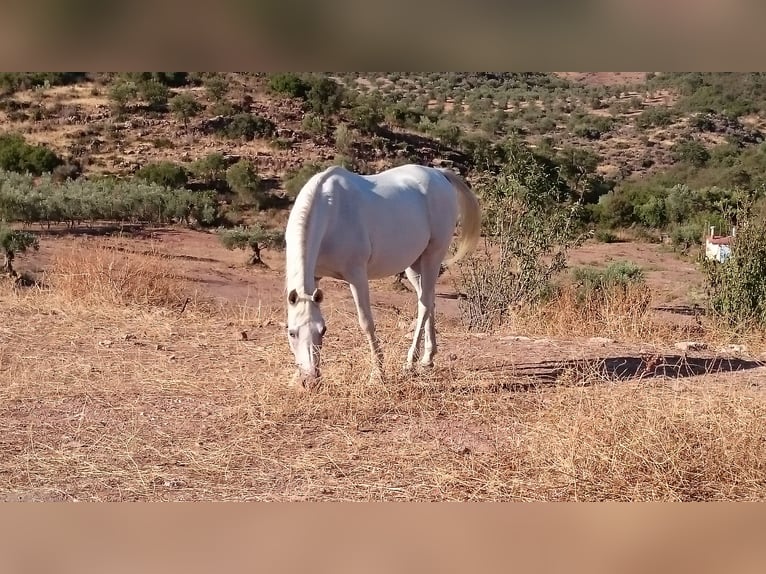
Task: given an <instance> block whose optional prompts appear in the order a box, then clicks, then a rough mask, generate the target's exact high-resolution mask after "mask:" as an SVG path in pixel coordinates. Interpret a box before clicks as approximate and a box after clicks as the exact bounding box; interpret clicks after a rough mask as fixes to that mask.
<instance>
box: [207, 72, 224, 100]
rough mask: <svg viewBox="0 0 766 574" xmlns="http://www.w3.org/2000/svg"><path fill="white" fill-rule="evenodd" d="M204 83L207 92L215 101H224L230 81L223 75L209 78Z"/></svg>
mask: <svg viewBox="0 0 766 574" xmlns="http://www.w3.org/2000/svg"><path fill="white" fill-rule="evenodd" d="M204 84H205V92H207V95H208V97H209V98H210V99H211V100H212V101H213V102H222V101H223V100H224V98H225V97H226V94H227V93H228V92H229V81H228V80H227V79H226V78H225V77H223V76H219V75H215V76H213V77H211V78H207V79H206V80H205V82H204Z"/></svg>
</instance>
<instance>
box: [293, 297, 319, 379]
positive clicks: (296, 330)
mask: <svg viewBox="0 0 766 574" xmlns="http://www.w3.org/2000/svg"><path fill="white" fill-rule="evenodd" d="M322 298H323V294H322V291H321V289H315V290H314V293H313V294H311V296H306V295H303V296H301V295H299V294H298V292H297V291H296V290H295V289H292V290H291V291H290V292H289V293H288V294H287V340H288V342H289V343H290V350H292V352H293V356H294V357H295V364H296V365H297V366H298V370H299V375H300V380H301V384H303V386H304V387H309V386H311V385H313V384H314V383H316V381H317V380H318V379H319V375H320V373H319V352H320V350H321V349H322V338H323V337H324V334H325V331H326V330H327V328H326V327H325V323H324V318H323V317H322V312H321V311H320V309H319V304H320V303H321V302H322Z"/></svg>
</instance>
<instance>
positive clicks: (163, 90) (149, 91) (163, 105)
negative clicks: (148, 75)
mask: <svg viewBox="0 0 766 574" xmlns="http://www.w3.org/2000/svg"><path fill="white" fill-rule="evenodd" d="M138 94H139V96H140V97H141V99H143V100H144V101H145V102H146V106H147V108H148V109H149V110H151V111H154V112H165V111H167V109H168V98H169V97H170V90H169V89H168V87H167V86H166V85H165V84H163V83H161V82H158V81H157V80H147V81H145V82H141V83H140V84H138Z"/></svg>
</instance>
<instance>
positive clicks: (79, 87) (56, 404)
mask: <svg viewBox="0 0 766 574" xmlns="http://www.w3.org/2000/svg"><path fill="white" fill-rule="evenodd" d="M620 78H621V79H620ZM620 78H618V77H617V75H616V74H607V73H504V72H500V73H492V72H434V73H428V72H427V73H422V72H393V73H379V72H369V73H332V74H331V73H322V72H311V73H290V72H288V73H282V74H267V73H227V74H219V73H195V72H131V73H81V72H63V73H5V74H0V115H2V117H3V118H4V119H5V121H6V124H7V126H12V130H13V132H10V133H5V134H4V135H0V222H2V223H1V224H0V246H2V251H0V253H4V254H5V263H6V264H5V266H4V270H5V272H7V273H15V272H17V271H18V272H19V273H21V274H22V276H23V277H22V279H18V278H17V279H8V278H6V279H2V280H0V312H2V316H3V324H2V325H1V326H0V327H2V328H0V377H3V378H4V380H6V381H8V384H0V395H1V396H2V401H0V405H2V407H1V412H0V435H1V436H2V437H3V445H4V451H5V452H7V453H8V454H7V455H6V456H5V457H3V455H2V454H0V479H2V483H3V484H4V485H5V486H4V489H2V492H0V494H2V495H3V496H6V497H10V498H13V499H15V498H17V497H27V498H32V499H67V500H68V499H77V500H94V501H97V500H213V499H215V500H241V499H258V500H295V499H312V500H372V499H376V500H463V501H464V500H594V501H595V500H625V501H637V500H684V501H687V500H763V499H764V492H766V489H765V488H764V487H766V481H765V480H764V473H763V463H762V461H763V460H764V458H765V456H764V455H766V452H765V450H764V449H766V444H765V443H764V441H763V440H761V438H762V437H763V435H764V433H765V432H766V427H765V426H764V422H763V421H765V420H766V417H764V415H766V406H764V397H763V393H762V390H761V389H760V387H759V385H761V383H760V381H761V379H762V378H763V373H762V370H763V368H762V366H761V364H760V362H759V360H757V357H759V356H760V355H761V354H762V352H763V351H764V350H765V349H766V325H764V322H766V311H764V309H765V308H766V305H764V303H763V301H764V297H766V288H764V286H763V285H762V283H763V281H762V280H761V279H762V277H764V276H766V254H764V253H763V251H764V249H763V244H764V242H766V231H765V230H766V227H765V226H764V225H763V224H762V223H761V220H762V219H763V214H764V213H766V193H764V192H766V175H764V174H766V142H765V141H764V130H766V96H764V91H763V87H764V86H766V80H764V78H766V74H761V73H754V74H740V73H664V72H663V73H656V74H649V75H647V77H646V78H645V77H643V75H642V74H628V73H626V74H625V75H624V76H621V77H620ZM168 112H170V113H168ZM174 118H175V119H174ZM192 120H194V121H192ZM181 125H183V128H184V132H186V135H187V137H182V136H184V133H183V132H182V131H181V129H180V127H181ZM8 129H10V128H8ZM17 134H23V136H22V135H17ZM2 162H4V163H2ZM407 162H414V163H421V164H434V165H447V166H454V168H455V169H456V170H457V171H459V172H460V173H461V174H463V175H464V176H465V177H466V179H467V180H468V181H469V182H470V184H471V186H472V187H473V188H474V189H475V190H477V191H478V192H479V194H480V196H481V201H482V207H483V215H484V229H483V231H484V238H483V242H484V244H483V246H482V247H483V248H481V247H480V249H479V252H478V253H476V254H475V255H474V256H473V257H471V258H469V259H466V260H463V261H462V262H461V264H460V265H459V267H457V268H453V269H449V270H447V271H446V273H445V275H444V276H442V278H441V279H440V287H439V289H438V292H439V295H440V297H439V299H438V302H437V308H438V311H437V323H436V328H437V329H438V330H439V345H440V349H439V354H438V355H437V364H436V368H435V369H433V370H432V371H423V372H419V373H417V374H407V375H405V374H402V373H401V368H400V363H399V362H400V359H401V358H402V356H403V354H404V353H405V352H406V346H407V345H408V344H409V341H408V340H407V337H405V336H404V333H405V331H406V329H407V325H408V324H409V323H410V320H411V319H412V312H413V311H414V302H415V298H414V294H413V293H412V291H411V290H409V289H408V288H409V285H408V283H406V282H404V285H405V286H406V288H407V289H406V290H402V291H394V290H393V289H390V283H389V282H388V281H385V283H386V286H385V287H381V286H380V285H379V284H378V283H377V282H372V283H371V289H372V291H373V293H372V299H373V300H374V301H375V305H376V309H375V313H376V324H377V330H378V333H379V335H380V337H381V340H382V341H384V349H385V353H386V370H387V372H388V373H390V374H391V376H390V378H389V380H387V381H386V384H385V385H380V386H376V385H371V384H367V383H366V382H365V381H363V379H366V376H365V373H364V372H363V371H364V370H365V366H364V363H365V361H364V360H363V359H364V357H365V356H366V353H367V349H366V346H365V344H364V340H363V336H362V335H361V334H360V332H359V329H358V325H357V318H356V316H355V314H354V313H353V303H352V301H351V295H350V294H349V293H348V290H347V287H346V286H345V285H342V284H340V282H337V281H334V280H331V279H323V280H322V288H323V289H324V290H325V291H326V300H325V302H324V303H323V305H324V310H325V318H326V319H327V327H328V336H327V337H326V339H325V345H326V348H327V349H328V358H327V360H326V361H323V373H324V376H325V383H324V386H323V387H322V388H321V389H319V390H318V391H317V392H316V393H315V394H313V395H312V396H310V397H302V398H301V397H296V396H294V395H293V392H292V391H291V390H288V389H287V388H286V381H287V379H288V378H289V374H290V373H289V372H290V370H291V369H292V366H293V365H292V358H291V357H290V354H289V350H288V346H287V343H286V336H285V331H284V325H283V321H284V293H283V277H282V272H281V271H280V269H281V267H279V266H277V267H276V268H274V269H270V268H269V267H267V266H265V265H260V264H259V263H262V262H263V261H264V260H265V261H266V262H267V263H269V264H270V263H271V260H272V256H273V259H278V258H279V257H278V253H277V251H278V250H280V249H281V248H282V247H283V246H284V234H283V231H282V228H283V224H284V221H285V218H286V216H287V211H286V208H289V206H290V203H291V200H292V199H294V198H295V196H296V195H297V193H298V192H299V190H300V189H301V188H302V187H303V185H305V183H306V181H307V180H308V179H309V177H311V176H312V175H313V174H315V173H317V172H318V171H319V170H321V169H323V168H324V167H326V166H328V165H331V164H340V165H345V166H348V167H349V168H351V169H355V170H357V171H359V172H361V173H373V172H377V171H380V170H382V169H384V168H386V167H389V166H393V165H401V164H403V163H407ZM283 190H284V194H285V197H283V196H282V192H283ZM743 206H747V208H748V210H749V211H748V213H745V212H744V211H743V210H742V208H743ZM734 224H736V225H737V238H736V241H735V243H734V245H735V248H734V249H735V256H734V257H732V258H731V259H730V260H729V261H727V262H726V263H724V264H715V263H712V262H707V261H704V260H703V258H702V257H700V255H701V251H702V250H701V247H700V243H701V242H703V241H704V237H705V234H706V233H708V230H709V226H711V225H712V226H715V228H716V230H717V232H718V233H724V234H725V233H727V232H728V230H729V229H731V227H732V225H734ZM197 226H199V227H208V228H212V229H214V230H217V233H212V234H211V233H208V232H201V231H199V230H193V229H190V228H191V227H197ZM30 227H31V228H30ZM38 238H41V239H40V240H41V243H42V249H41V250H40V251H41V253H39V254H38V253H35V249H36V247H37V245H38V243H37V239H38ZM43 238H44V239H43ZM585 238H589V239H588V241H586V242H584V243H583V240H584V239H585ZM591 238H592V239H591ZM661 243H662V244H661ZM667 244H670V245H672V249H671V248H670V247H669V246H668V245H667ZM6 245H8V246H10V248H11V249H10V251H11V253H12V255H11V257H10V259H9V258H8V255H7V253H8V251H7V250H6V247H5V246H6ZM228 250H241V251H243V252H246V261H247V263H248V265H246V266H243V265H239V264H237V263H236V262H237V259H238V257H239V256H238V255H237V253H238V251H237V252H234V253H232V252H229V251H228ZM264 250H266V251H264ZM270 250H274V251H273V252H272V251H270ZM25 251H26V256H25V257H24V259H23V260H22V265H19V264H18V263H16V266H17V267H27V268H28V269H29V271H28V272H23V273H22V271H26V270H25V269H18V270H17V269H14V265H12V264H11V263H10V262H11V261H13V257H14V256H16V254H21V253H24V252H25ZM264 253H265V255H264ZM262 255H264V257H263V259H262V258H261V256H262ZM2 261H3V260H2V258H0V262H2ZM17 261H18V260H17ZM4 274H5V273H3V272H2V271H0V275H4ZM449 283H451V284H452V287H454V288H455V289H454V290H453V289H450V287H449V286H448V284H449ZM31 284H34V285H36V287H35V288H28V287H27V285H31ZM454 291H457V293H454ZM450 298H456V299H457V301H456V302H452V303H450V302H449V301H448V299H450ZM474 331H483V332H479V333H477V332H474ZM527 338H530V339H527ZM679 342H685V343H683V344H681V345H678V343H679ZM692 342H694V344H692ZM732 342H735V343H737V345H730V343H732ZM676 346H677V348H676ZM728 371H736V372H732V373H728V374H725V375H724V374H723V373H727V372H728ZM415 377H417V378H415ZM615 383H619V384H615ZM519 389H522V391H519ZM530 390H533V392H529V391H530ZM498 399H501V400H498ZM83 409H85V410H83ZM78 413H80V414H82V416H80V415H79V414H78ZM75 415H76V416H75ZM73 417H74V419H73ZM73 420H74V422H72V421H73ZM104 428H109V429H111V430H110V432H109V433H106V434H105V433H104V432H103V429H104ZM157 429H160V430H161V432H156V431H157ZM509 429H512V432H509ZM241 445H246V448H240V446H241ZM252 445H257V448H256V450H255V451H254V450H253V448H252ZM426 459H427V460H429V461H430V463H429V464H428V465H425V466H424V465H423V464H421V463H420V461H422V460H426ZM371 460H374V461H375V462H374V464H368V463H369V461H371ZM275 461H278V464H275ZM328 461H331V463H328Z"/></svg>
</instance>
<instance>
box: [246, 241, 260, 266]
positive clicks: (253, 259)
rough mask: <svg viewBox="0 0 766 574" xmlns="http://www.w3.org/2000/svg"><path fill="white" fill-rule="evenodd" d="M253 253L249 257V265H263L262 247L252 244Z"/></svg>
mask: <svg viewBox="0 0 766 574" xmlns="http://www.w3.org/2000/svg"><path fill="white" fill-rule="evenodd" d="M252 250H253V254H252V255H251V256H250V259H248V261H247V264H248V265H263V259H261V248H260V247H259V246H258V245H254V246H252Z"/></svg>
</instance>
